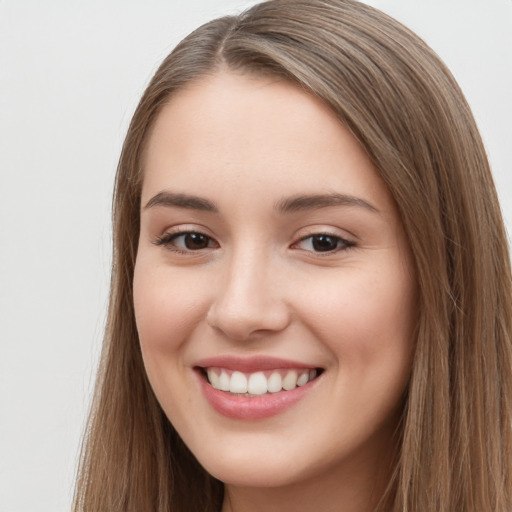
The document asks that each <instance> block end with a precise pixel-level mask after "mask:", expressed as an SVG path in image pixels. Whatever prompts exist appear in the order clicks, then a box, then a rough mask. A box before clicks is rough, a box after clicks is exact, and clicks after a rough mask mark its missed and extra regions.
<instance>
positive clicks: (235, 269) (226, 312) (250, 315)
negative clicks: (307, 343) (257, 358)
mask: <svg viewBox="0 0 512 512" xmlns="http://www.w3.org/2000/svg"><path fill="white" fill-rule="evenodd" d="M278 273H279V272H278V269H276V268H275V265H272V264H271V263H270V262H269V259H268V258H265V257H264V256H263V255H258V254H257V253H255V252H252V253H251V254H247V252H246V251H245V254H243V255H242V254H240V255H238V256H236V257H233V258H231V260H230V261H229V263H228V262H226V264H225V267H224V268H223V269H222V271H221V272H220V275H219V276H218V281H217V283H218V285H217V287H216V293H215V297H214V299H213V301H212V303H211V306H210V308H209V310H208V313H207V318H206V320H207V323H208V324H209V325H210V326H211V327H213V328H214V329H215V330H217V331H220V332H222V333H223V334H224V335H225V336H227V337H228V338H230V339H233V340H237V341H244V340H249V339H251V338H254V337H257V336H258V335H269V334H271V333H276V332H279V331H282V330H283V329H285V328H286V327H287V325H288V324H289V322H290V310H289V306H288V304H287V301H286V300H285V299H284V297H283V288H282V286H280V284H281V283H280V279H279V278H278Z"/></svg>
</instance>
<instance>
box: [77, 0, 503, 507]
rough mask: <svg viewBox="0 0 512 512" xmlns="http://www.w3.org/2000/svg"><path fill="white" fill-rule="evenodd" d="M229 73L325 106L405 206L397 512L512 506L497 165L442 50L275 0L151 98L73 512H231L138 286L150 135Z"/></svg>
mask: <svg viewBox="0 0 512 512" xmlns="http://www.w3.org/2000/svg"><path fill="white" fill-rule="evenodd" d="M223 68H224V69H233V70H242V71H246V72H252V73H259V74H262V73H263V74H271V75H275V76H277V77H280V78H282V79H284V80H288V81H291V82H293V83H295V84H297V86H299V87H302V88H304V89H306V90H308V91H310V92H311V93H312V94H314V95H316V96H318V97H319V98H321V99H322V100H323V101H324V102H325V103H326V104H327V105H328V106H330V108H331V109H332V110H333V111H334V112H335V113H336V114H337V115H338V117H339V119H340V120H341V122H342V123H343V124H344V125H345V126H346V127H348V129H349V130H350V131H351V132H352V134H353V135H354V137H356V139H357V140H358V141H359V143H360V144H361V146H362V147H363V148H364V149H365V150H366V152H367V153H368V155H369V156H370V158H371V159H372V160H373V162H374V163H375V165H376V166H377V168H378V169H379V172H380V174H381V176H382V178H383V179H384V180H385V182H386V183H387V185H388V187H389V190H390V191H391V193H392V195H393V197H394V199H395V201H396V204H397V206H398V209H399V212H400V215H401V218H402V222H403V224H404V227H405V230H406V233H407V236H408V240H409V243H410V246H411V249H412V253H413V257H414V262H415V265H416V271H417V279H418V283H419V289H420V305H419V320H418V327H417V332H418V335H417V339H416V348H415V356H414V362H413V368H412V374H411V380H410V384H409V387H408V393H407V397H406V403H405V407H404V411H403V418H402V422H401V425H402V426H401V432H400V436H399V443H398V446H397V464H396V470H395V472H394V474H393V475H392V477H391V479H390V485H389V488H388V494H387V500H386V503H387V506H386V509H387V510H392V511H394V512H398V511H400V512H418V511H433V510H435V511H437V512H455V511H457V512H458V511H461V512H462V511H464V512H483V511H486V512H487V511H489V512H490V511H492V512H505V511H507V512H509V511H510V510H512V459H511V456H512V440H511V425H512V404H511V400H512V381H511V379H512V357H511V355H512V351H511V341H512V339H511V338H512V325H511V323H512V291H511V281H512V279H511V270H510V260H509V255H508V250H507V240H506V234H505V231H504V227H503V222H502V218H501V213H500V208H499V205H498V201H497V197H496V192H495V189H494V185H493V181H492V177H491V173H490V170H489V165H488V162H487V158H486V154H485V151H484V148H483V145H482V142H481V139H480V136H479V133H478V130H477V128H476V125H475V122H474V119H473V117H472V114H471V112H470V109H469V107H468V105H467V103H466V101H465V99H464V97H463V95H462V93H461V91H460V89H459V87H458V86H457V84H456V82H455V80H454V79H453V77H452V75H451V74H450V73H449V71H448V70H447V69H446V67H445V66H444V64H443V63H442V62H441V61H440V60H439V58H438V57H437V56H436V55H435V53H434V52H433V51H432V50H431V49H430V48H429V47H428V46H427V45H426V44H425V43H424V42H423V41H422V40H421V39H420V38H418V37H417V36H416V35H415V34H413V33H412V32H410V31H409V30H408V29H407V28H405V27H404V26H402V25H401V24H399V23H398V22H396V21H395V20H393V19H391V18H389V17H388V16H386V15H385V14H383V13H381V12H379V11H377V10H375V9H373V8H371V7H368V6H366V5H363V4H360V3H358V2H356V1H354V0H271V1H268V2H264V3H262V4H260V5H257V6H255V7H253V8H251V9H250V10H248V11H247V12H245V13H243V14H241V15H240V16H234V17H225V18H221V19H218V20H215V21H213V22H210V23H207V24H206V25H203V26H202V27H200V28H199V29H198V30H196V31H195V32H193V33H192V34H191V35H190V36H188V37H187V38H186V39H184V40H183V41H182V42H181V43H180V44H179V45H178V46H177V47H176V48H175V50H174V51H173V52H172V53H171V54H170V55H169V56H168V57H167V58H166V59H165V60H164V62H163V63H162V65H161V66H160V68H159V69H158V71H157V73H156V74H155V76H154V78H153V79H152V81H151V83H150V84H149V86H148V88H147V90H146V91H145V93H144V95H143V97H142V99H141V101H140V104H139V106H138V108H137V110H136V112H135V114H134V116H133V119H132V122H131V125H130V127H129V130H128V134H127V136H126V140H125V144H124V147H123V151H122V154H121V158H120V162H119V166H118V172H117V177H116V186H115V197H114V203H113V218H114V260H113V269H112V284H111V296H110V307H109V314H108V323H107V330H106V335H105V341H104V349H103V354H102V359H101V366H100V369H99V373H98V377H97V383H96V391H95V396H94V402H93V406H92V409H91V414H90V418H89V423H88V429H87V433H86V437H85V440H84V445H83V451H82V460H81V465H80V468H79V477H78V480H77V488H76V493H75V504H74V510H75V512H79V511H87V512H100V511H109V512H117V511H119V512H120V511H123V512H124V511H134V512H135V511H145V512H149V511H151V512H164V511H165V512H169V511H179V512H193V511H201V512H204V511H212V512H213V511H218V510H220V507H221V503H222V494H223V487H222V484H221V483H220V482H218V481H216V480H215V479H214V478H212V477H211V476H210V475H208V474H207V473H206V472H205V471H204V470H203V469H202V468H201V466H200V465H199V464H198V463H197V461H196V460H195V458H194V457H193V456H192V455H191V453H190V452H189V451H188V449H187V448H186V446H184V444H183V443H182V441H181V440H180V438H179V436H178V435H177V434H176V432H175V431H174V429H173V427H172V425H171V424H170V423H169V421H168V420H167V418H166V417H165V415H164V413H163V412H162V410H161V408H160V406H159V405H158V403H157V401H156V399H155V397H154V394H153V392H152V390H151V388H150V385H149V383H148V380H147V378H146V375H145V371H144V367H143V362H142V358H141V353H140V348H139V343H138V337H137V331H136V327H135V321H134V312H133V301H132V279H133V270H134V264H135V258H136V253H137V243H138V236H139V210H140V194H141V182H142V177H143V170H144V168H143V164H144V159H143V156H144V147H145V142H146V141H147V138H148V134H149V133H150V129H151V126H152V124H153V122H154V120H155V118H156V116H157V115H158V113H159V112H160V110H161V108H162V106H163V105H164V104H165V103H166V102H168V101H169V99H170V98H171V97H172V95H173V94H174V92H175V91H177V90H179V89H180V88H183V87H185V86H186V85H187V84H190V83H191V82H192V81H196V80H199V79H200V78H201V77H204V76H205V75H207V74H213V73H216V72H219V70H222V69H223Z"/></svg>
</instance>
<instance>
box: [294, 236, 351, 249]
mask: <svg viewBox="0 0 512 512" xmlns="http://www.w3.org/2000/svg"><path fill="white" fill-rule="evenodd" d="M354 245H355V244H354V242H349V241H348V240H345V239H343V238H341V237H339V236H335V235H330V234H327V233H318V234H315V235H309V236H306V237H304V238H301V239H300V240H299V241H298V242H297V243H296V244H295V246H296V247H298V248H299V249H302V250H305V251H311V252H323V253H326V252H337V251H340V250H344V249H348V248H349V247H353V246H354Z"/></svg>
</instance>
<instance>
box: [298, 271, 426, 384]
mask: <svg viewBox="0 0 512 512" xmlns="http://www.w3.org/2000/svg"><path fill="white" fill-rule="evenodd" d="M386 268H387V272H380V271H379V270H377V271H374V272H371V271H368V269H367V268H365V269H364V270H363V269H358V268H353V269H350V270H347V269H345V271H344V274H343V275H342V276H339V277H338V278H336V279H329V280H326V281H325V282H321V281H319V282H317V284H316V285H315V286H311V285H309V287H308V293H307V294H304V295H302V296H301V302H302V310H303V311H304V317H305V318H307V322H308V326H309V328H310V329H311V330H312V331H314V333H315V336H316V337H317V338H318V339H320V340H323V342H324V344H325V345H326V346H327V347H328V348H329V349H330V350H331V352H332V353H333V354H334V355H335V357H334V358H333V360H334V361H336V362H337V364H338V365H340V366H343V367H344V369H345V371H344V372H341V375H342V376H345V375H347V374H352V373H353V374H356V373H357V374H358V376H359V377H358V379H357V380H359V378H361V377H362V376H364V375H365V374H367V375H368V377H369V378H372V379H376V378H379V376H380V377H382V378H384V377H386V376H387V377H389V375H388V374H389V372H395V371H397V370H398V369H400V370H402V369H403V368H405V369H406V370H407V371H408V368H409V365H410V360H411V354H412V349H413V346H414V333H415V323H416V316H417V313H416V286H415V283H414V280H413V278H412V277H411V276H412V274H411V273H410V272H409V270H408V269H407V268H403V266H401V265H396V266H395V267H393V266H386ZM401 373H403V371H401Z"/></svg>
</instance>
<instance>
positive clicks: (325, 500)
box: [134, 71, 417, 512]
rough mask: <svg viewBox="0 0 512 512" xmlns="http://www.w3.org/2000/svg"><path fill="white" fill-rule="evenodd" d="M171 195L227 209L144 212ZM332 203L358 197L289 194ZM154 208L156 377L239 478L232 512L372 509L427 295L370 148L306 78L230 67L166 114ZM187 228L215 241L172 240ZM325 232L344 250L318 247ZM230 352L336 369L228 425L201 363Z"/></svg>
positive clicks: (149, 340) (193, 435)
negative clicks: (297, 396)
mask: <svg viewBox="0 0 512 512" xmlns="http://www.w3.org/2000/svg"><path fill="white" fill-rule="evenodd" d="M162 192H172V193H178V194H188V195H194V196H198V197H199V198H201V199H204V200H207V201H210V202H212V203H214V204H215V206H216V208H217V211H216V212H212V211H205V210H202V209H198V208H193V207H191V206H193V205H191V204H188V207H183V206H176V205H169V204H161V202H160V203H158V201H156V200H153V203H158V204H153V205H151V204H149V205H148V203H150V202H151V200H152V198H154V197H155V196H157V195H158V194H160V193H162ZM333 193H336V194H343V195H345V196H350V197H352V198H357V201H355V202H354V201H352V202H349V204H337V205H331V206H325V205H324V206H319V205H316V207H310V208H301V209H298V210H294V211H286V212H282V211H278V210H276V204H278V203H279V202H280V201H281V202H282V200H283V198H284V199H286V198H290V197H292V198H293V197H297V196H302V195H311V194H320V195H325V194H333ZM160 197H161V196H160ZM362 201H364V202H365V203H366V205H365V204H363V202H362ZM345 202H346V201H345ZM141 205H142V206H141V232H140V241H139V248H138V254H137V261H136V267H135V277H134V301H135V312H136V321H137V327H138V331H139V335H140V343H141V348H142V353H143V357H144V363H145V367H146V370H147V373H148V376H149V379H150V382H151V385H152V386H153V389H154V391H155V393H156V396H157V398H158V400H159V401H160V403H161V405H162V407H163V409H164V411H165V413H166V414H167V416H168V418H169V419H170V421H171V422H172V423H173V425H174V426H175V428H176V429H177V431H178V432H179V433H180V435H181V436H182V438H183V440H184V441H185V443H186V444H187V445H188V446H189V448H190V449H191V451H192V452H193V453H194V455H195V456H196V457H197V459H198V460H199V461H200V463H201V464H202V465H203V466H204V467H205V468H206V470H207V471H209V472H210V473H211V474H212V475H214V476H215V477H216V478H218V479H220V480H221V481H223V482H225V484H226V493H225V494H226V498H225V502H224V505H223V512H254V511H266V512H269V511H270V512H272V511H282V510H295V511H299V512H300V511H306V510H307V511H310V510H322V511H327V512H328V511H334V510H336V511H339V510H343V511H344V512H363V511H369V510H371V509H372V507H373V506H374V504H375V502H376V500H378V498H379V496H380V495H381V493H382V491H383V487H384V486H385V483H386V477H389V471H390V470H389V466H390V463H391V457H392V452H393V447H394V441H393V440H394V437H393V434H394V433H395V431H396V428H397V423H398V421H399V417H400V412H401V404H402V397H403V394H404V391H405V389H406V387H407V382H408V378H409V372H410V368H411V356H412V351H413V345H414V332H415V323H416V301H417V285H416V282H415V275H414V268H413V264H412V259H411V255H410V251H409V248H408V244H407V240H406V237H405V234H404V231H403V227H402V224H401V221H400V218H399V215H398V213H397V209H396V206H395V204H394V201H393V199H392V197H391V196H390V193H389V191H388V189H387V188H386V186H385V184H384V183H383V181H382V180H381V178H380V177H379V175H378V173H377V171H376V169H375V167H374V166H373V164H372V163H371V161H370V160H369V158H368V157H367V155H366V154H365V152H364V151H363V150H362V148H361V147H360V145H359V144H358V143H357V142H356V140H355V139H354V138H353V137H352V135H351V134H350V133H349V132H348V131H347V130H346V129H345V128H344V126H342V125H341V124H340V122H339V121H338V120H337V119H336V117H335V116H334V115H333V113H332V112H331V111H330V110H329V109H328V108H327V107H326V106H325V105H324V104H322V103H321V102H320V101H319V100H318V99H316V98H314V97H312V96H311V95H309V94H307V93H306V92H304V91H302V90H300V89H299V88H297V87H296V86H294V85H292V84H289V83H285V82H282V81H277V80H275V79H270V78H263V77H257V76H252V75H244V74H240V73H235V72H229V71H222V72H219V73H217V74H216V75H214V76H210V77H207V78H203V79H201V80H199V81H198V82H196V83H194V84H193V85H189V86H187V87H186V88H185V89H183V90H181V91H179V92H178V93H177V94H176V95H175V96H174V97H173V98H172V99H171V100H170V101H169V103H168V104H167V105H166V106H165V107H164V108H163V110H162V112H161V113H160V115H159V117H158V119H157V121H156V123H155V126H154V128H153V131H152V133H151V136H150V139H149V142H148V147H147V153H146V161H145V168H144V182H143V189H142V202H141ZM196 206H197V205H196ZM179 232H199V233H203V234H204V235H206V236H207V237H208V238H203V239H202V240H203V241H204V240H206V244H205V246H204V247H203V246H200V247H199V248H197V247H198V246H192V247H193V249H190V247H191V246H190V244H189V246H188V247H189V248H188V249H187V246H186V243H188V242H190V237H185V236H179V237H177V238H174V239H173V240H172V241H169V238H170V236H167V239H166V240H167V242H166V243H164V244H162V243H160V245H158V241H159V240H162V238H165V236H166V235H169V234H170V233H172V234H176V233H179ZM318 233H328V234H329V235H331V238H330V239H329V241H330V242H332V245H331V246H332V249H331V246H329V250H327V251H323V252H319V251H318V250H316V249H317V246H315V245H314V244H313V241H314V240H318V238H311V237H312V236H313V235H315V234H318ZM308 237H309V238H308ZM341 239H345V240H347V241H348V242H349V244H347V245H345V244H344V243H342V242H340V240H341ZM201 247H203V248H201ZM217 355H235V356H241V357H245V356H249V355H252V356H253V355H265V356H273V357H280V358H284V359H290V358H292V359H293V360H295V361H300V362H304V363H307V364H308V365H310V366H311V367H319V368H322V369H323V370H324V371H323V373H322V375H321V376H320V378H318V379H317V381H315V382H314V384H315V385H314V386H311V387H310V390H309V391H308V392H307V393H306V394H305V395H304V396H303V398H302V399H301V400H300V401H299V402H297V403H296V404H294V405H293V406H291V407H289V408H287V409H285V410H284V411H282V412H281V413H280V414H277V415H275V416H272V417H270V418H264V419H258V420H240V419H232V418H227V417H225V416H222V415H221V414H219V413H218V412H216V411H215V410H214V409H213V408H212V407H211V405H210V404H209V403H208V401H207V400H206V399H205V397H204V395H203V393H202V391H201V386H200V385H199V380H198V374H197V372H196V371H194V365H195V364H196V363H197V361H198V360H200V359H201V358H206V357H212V356H217ZM262 489H264V492H262ZM283 507H284V508H283ZM341 507H342V508H341Z"/></svg>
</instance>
